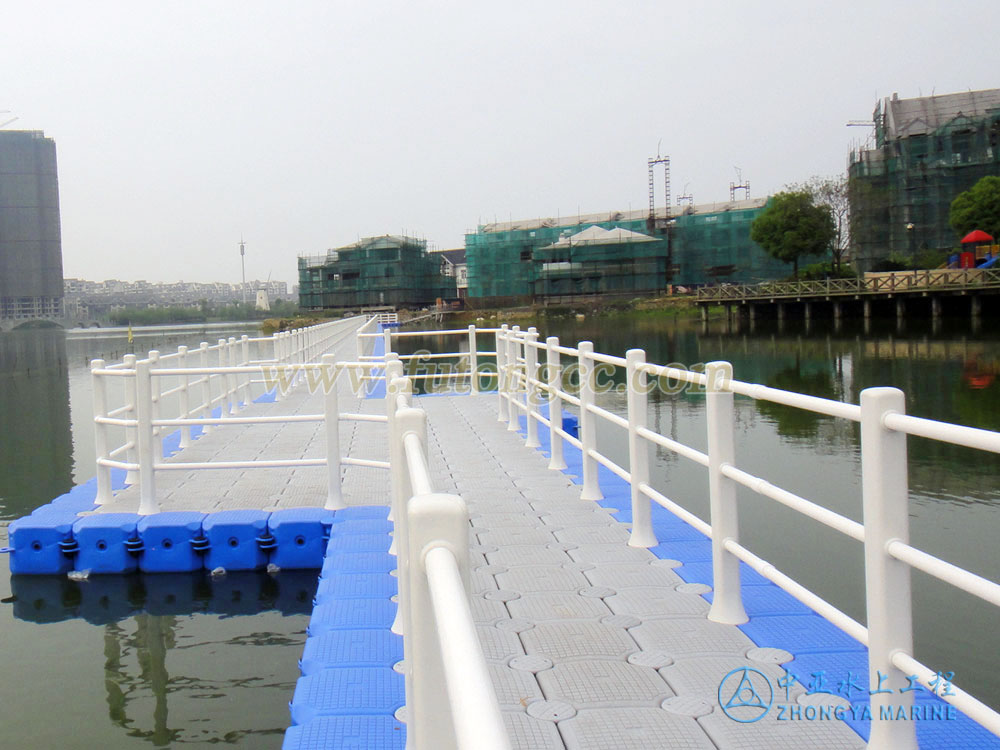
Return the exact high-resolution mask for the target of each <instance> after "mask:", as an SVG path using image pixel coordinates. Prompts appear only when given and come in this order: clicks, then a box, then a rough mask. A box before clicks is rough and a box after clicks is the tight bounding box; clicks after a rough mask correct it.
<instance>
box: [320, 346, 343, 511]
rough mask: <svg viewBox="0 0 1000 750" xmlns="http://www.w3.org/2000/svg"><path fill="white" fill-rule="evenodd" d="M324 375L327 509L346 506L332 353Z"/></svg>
mask: <svg viewBox="0 0 1000 750" xmlns="http://www.w3.org/2000/svg"><path fill="white" fill-rule="evenodd" d="M322 365H323V371H324V372H323V376H322V377H321V378H319V379H318V382H320V383H323V384H324V386H325V387H326V393H325V394H323V405H324V410H323V415H324V417H325V420H324V421H325V422H326V475H327V491H326V505H325V506H323V507H324V508H326V509H327V510H340V509H341V508H346V507H347V504H346V503H345V502H344V495H343V492H342V490H341V486H340V408H339V407H338V404H337V384H336V366H337V358H336V357H335V356H333V355H332V354H324V355H323V359H322Z"/></svg>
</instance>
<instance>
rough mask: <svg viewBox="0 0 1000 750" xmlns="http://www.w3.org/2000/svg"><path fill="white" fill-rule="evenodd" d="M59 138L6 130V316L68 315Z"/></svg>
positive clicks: (0, 247) (0, 184)
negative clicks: (59, 174) (60, 224)
mask: <svg viewBox="0 0 1000 750" xmlns="http://www.w3.org/2000/svg"><path fill="white" fill-rule="evenodd" d="M62 273H63V272H62V236H61V231H60V226H59V179H58V176H57V173H56V144H55V141H53V140H52V139H51V138H46V137H45V134H44V133H42V132H41V131H40V130H31V131H22V130H0V319H12V320H31V319H35V318H60V317H62V315H63V277H62Z"/></svg>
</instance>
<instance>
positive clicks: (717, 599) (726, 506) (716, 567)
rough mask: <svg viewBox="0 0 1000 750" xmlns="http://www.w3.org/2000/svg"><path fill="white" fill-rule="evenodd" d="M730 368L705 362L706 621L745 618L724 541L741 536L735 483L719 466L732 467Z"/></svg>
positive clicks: (734, 563)
mask: <svg viewBox="0 0 1000 750" xmlns="http://www.w3.org/2000/svg"><path fill="white" fill-rule="evenodd" d="M732 379H733V366H732V365H731V364H730V363H729V362H709V363H708V364H707V365H705V381H706V382H705V411H706V420H707V422H708V501H709V508H710V510H709V512H710V514H711V518H710V519H709V521H710V524H711V527H712V575H713V588H714V589H715V593H714V594H713V599H712V607H711V609H710V610H709V611H708V619H709V620H712V621H713V622H721V623H726V624H728V625H739V624H740V623H744V622H746V621H747V620H748V619H749V618H748V617H747V613H746V610H744V609H743V592H742V590H741V588H740V561H739V559H738V558H737V557H735V556H734V555H733V554H732V553H731V552H729V551H728V550H727V549H726V547H725V545H726V541H728V540H729V539H732V540H733V541H736V542H738V541H739V540H740V523H739V515H738V513H737V505H736V484H735V483H734V482H733V480H732V479H729V478H728V477H726V476H724V475H723V473H722V467H723V465H729V466H735V464H736V449H735V447H734V443H735V430H736V418H735V411H734V409H733V392H732V390H730V385H729V384H730V382H731V381H732Z"/></svg>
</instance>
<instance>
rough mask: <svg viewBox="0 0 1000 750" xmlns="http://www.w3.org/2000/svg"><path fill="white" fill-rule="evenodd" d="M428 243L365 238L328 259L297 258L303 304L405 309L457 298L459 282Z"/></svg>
mask: <svg viewBox="0 0 1000 750" xmlns="http://www.w3.org/2000/svg"><path fill="white" fill-rule="evenodd" d="M442 263H443V261H442V259H441V258H440V257H436V256H435V254H434V253H430V252H428V251H427V242H426V240H422V239H417V238H414V237H402V236H395V235H385V236H383V237H365V238H363V239H361V240H358V241H357V242H355V243H354V244H352V245H346V246H345V247H340V248H337V249H336V250H328V251H327V253H326V255H319V256H315V257H305V256H302V257H300V258H299V306H300V307H303V308H305V309H307V310H323V309H328V308H354V309H367V308H387V307H391V308H396V309H399V308H403V307H411V308H412V307H424V306H426V305H433V304H435V303H436V302H437V301H438V300H454V299H456V297H457V296H458V295H457V292H456V289H455V279H454V278H452V277H450V276H446V275H445V272H444V269H443V268H442Z"/></svg>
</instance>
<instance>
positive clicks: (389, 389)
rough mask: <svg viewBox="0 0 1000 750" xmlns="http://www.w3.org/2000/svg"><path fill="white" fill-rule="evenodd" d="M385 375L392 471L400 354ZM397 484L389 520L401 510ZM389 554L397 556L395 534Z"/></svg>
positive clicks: (392, 486)
mask: <svg viewBox="0 0 1000 750" xmlns="http://www.w3.org/2000/svg"><path fill="white" fill-rule="evenodd" d="M383 374H384V375H385V418H386V436H387V437H386V440H387V441H388V443H389V467H390V471H391V469H392V455H393V453H392V446H393V442H392V436H393V425H394V424H395V423H396V409H397V406H396V394H397V388H398V386H397V385H394V384H393V381H394V380H395V379H396V378H401V377H402V376H403V363H402V362H401V361H400V360H399V355H398V354H392V355H390V357H389V358H388V359H386V361H385V370H383ZM396 484H397V483H394V482H391V481H390V490H389V520H390V521H392V520H394V519H395V513H396V511H397V510H398V509H399V508H398V506H399V501H398V498H397V497H396V490H397V487H396ZM389 554H390V555H395V554H396V536H395V534H393V537H392V543H391V544H390V545H389Z"/></svg>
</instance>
